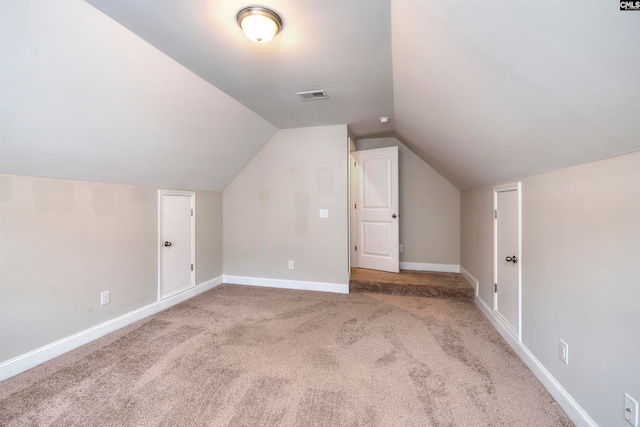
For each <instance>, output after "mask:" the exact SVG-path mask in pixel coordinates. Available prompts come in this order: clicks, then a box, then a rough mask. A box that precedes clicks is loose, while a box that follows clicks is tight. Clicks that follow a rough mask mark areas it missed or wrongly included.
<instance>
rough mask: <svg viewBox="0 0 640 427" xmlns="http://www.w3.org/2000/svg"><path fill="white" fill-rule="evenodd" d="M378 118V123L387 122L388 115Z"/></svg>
mask: <svg viewBox="0 0 640 427" xmlns="http://www.w3.org/2000/svg"><path fill="white" fill-rule="evenodd" d="M378 120H380V123H382V124H383V125H384V124H387V123H389V117H380V119H378Z"/></svg>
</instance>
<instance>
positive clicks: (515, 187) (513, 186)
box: [493, 182, 522, 342]
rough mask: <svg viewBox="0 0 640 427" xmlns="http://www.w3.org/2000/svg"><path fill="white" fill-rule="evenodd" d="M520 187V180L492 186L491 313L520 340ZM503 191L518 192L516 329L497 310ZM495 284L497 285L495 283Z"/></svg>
mask: <svg viewBox="0 0 640 427" xmlns="http://www.w3.org/2000/svg"><path fill="white" fill-rule="evenodd" d="M521 190H522V188H521V183H520V182H512V183H508V184H502V185H497V186H495V187H493V213H494V214H493V283H494V289H493V314H494V316H495V317H496V318H497V319H498V320H499V321H500V322H501V323H502V324H503V325H504V326H505V328H506V329H507V330H508V331H509V332H511V334H512V335H514V336H515V338H516V339H517V340H518V341H519V342H522V191H521ZM505 191H516V192H517V193H518V257H519V259H518V262H517V263H516V266H517V271H518V283H517V293H518V297H517V310H518V316H517V317H518V320H517V325H516V327H517V330H514V329H513V327H512V326H511V325H510V324H509V322H507V321H506V319H505V318H504V317H503V316H502V315H501V314H500V312H498V311H497V309H498V292H496V288H495V286H498V289H499V286H500V285H499V284H497V283H498V216H499V212H498V193H500V192H505ZM496 284H497V285H496Z"/></svg>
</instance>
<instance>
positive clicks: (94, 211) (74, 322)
mask: <svg viewBox="0 0 640 427" xmlns="http://www.w3.org/2000/svg"><path fill="white" fill-rule="evenodd" d="M221 208H222V206H221V193H214V192H198V193H197V196H196V209H197V211H196V217H197V218H198V224H197V229H196V239H197V251H198V253H197V272H198V283H202V282H204V281H206V280H209V279H212V278H215V277H217V276H219V275H220V274H221V266H222V256H221V252H220V247H221V231H220V229H219V224H220V218H221V215H222V212H221ZM157 218H158V207H157V189H156V188H151V187H140V186H131V185H121V184H105V183H98V182H88V181H74V180H63V179H51V178H39V177H30V176H19V175H0V236H1V240H0V362H2V361H6V360H8V359H11V358H13V357H16V356H19V355H21V354H25V353H27V352H29V351H31V350H34V349H37V348H40V347H42V346H44V345H47V344H50V343H52V342H55V341H57V340H59V339H62V338H65V337H68V336H70V335H72V334H75V333H77V332H81V331H83V330H85V329H87V328H90V327H92V326H95V325H98V324H100V323H102V322H105V321H107V320H110V319H113V318H115V317H117V316H120V315H122V314H125V313H128V312H130V311H132V310H135V309H137V308H140V307H143V306H145V305H147V304H150V303H152V302H155V301H156V300H157V292H158V282H157V268H158V267H157V265H158V260H157V257H158V251H157V233H158V226H157ZM106 290H109V291H110V293H111V302H110V303H109V304H108V305H105V306H100V292H102V291H106Z"/></svg>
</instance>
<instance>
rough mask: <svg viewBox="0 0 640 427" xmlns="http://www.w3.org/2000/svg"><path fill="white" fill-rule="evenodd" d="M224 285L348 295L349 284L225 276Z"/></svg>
mask: <svg viewBox="0 0 640 427" xmlns="http://www.w3.org/2000/svg"><path fill="white" fill-rule="evenodd" d="M223 279H224V283H232V284H234V285H249V286H266V287H269V288H282V289H298V290H302V291H319V292H333V293H338V294H348V293H349V284H347V283H344V284H343V283H324V282H307V281H303V280H283V279H265V278H261V277H244V276H227V275H224V276H223Z"/></svg>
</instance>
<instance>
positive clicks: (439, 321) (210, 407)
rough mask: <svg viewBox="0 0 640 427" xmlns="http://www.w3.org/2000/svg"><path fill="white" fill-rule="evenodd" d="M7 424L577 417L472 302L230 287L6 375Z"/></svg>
mask: <svg viewBox="0 0 640 427" xmlns="http://www.w3.org/2000/svg"><path fill="white" fill-rule="evenodd" d="M0 425H2V426H48V425H52V426H156V425H158V426H226V425H231V426H358V425H362V426H365V425H366V426H544V427H549V426H570V425H573V424H572V423H571V422H570V421H569V419H568V418H567V417H566V415H565V414H564V413H563V412H562V410H561V409H560V408H559V406H558V405H557V404H556V403H555V402H554V401H553V399H552V398H551V396H550V395H549V394H548V393H547V392H546V391H545V390H544V388H543V387H542V386H541V385H540V383H539V382H538V381H537V380H536V379H535V378H534V376H533V375H532V374H531V372H530V371H529V370H528V369H527V368H526V367H525V366H524V364H523V363H522V362H521V361H520V359H518V357H517V356H516V355H515V354H514V353H513V352H512V351H511V349H509V348H508V346H507V345H506V344H505V343H504V341H503V340H502V338H501V337H500V336H499V335H498V333H497V332H496V331H495V330H494V329H493V328H492V326H491V325H490V324H489V323H488V322H487V321H486V320H485V319H484V317H483V316H482V314H481V313H480V312H479V310H478V309H477V308H476V307H475V306H474V304H473V303H471V302H468V301H462V300H448V299H429V298H419V297H407V296H397V295H374V294H363V293H355V294H351V295H337V294H326V293H319V292H304V291H292V290H280V289H267V288H255V287H247V286H235V285H223V286H221V287H218V288H216V289H213V290H211V291H209V292H206V293H204V294H201V295H200V296H198V297H195V298H193V299H190V300H188V301H186V302H184V303H182V304H180V305H177V306H175V307H173V308H171V309H169V310H166V311H164V312H162V313H159V314H157V315H155V316H152V317H150V318H147V319H145V320H143V321H140V322H138V323H136V324H134V325H131V326H128V327H126V328H124V329H122V330H119V331H117V332H115V333H113V334H111V335H108V336H106V337H104V338H101V339H100V340H97V341H94V342H93V343H91V344H89V345H87V346H84V347H81V348H79V349H78V350H75V351H72V352H70V353H67V354H65V355H64V356H62V357H59V358H57V359H54V360H52V361H50V362H47V363H45V364H43V365H41V366H39V367H37V368H34V369H32V370H30V371H27V372H25V373H23V374H20V375H18V376H16V377H13V378H11V379H9V380H6V381H4V382H2V383H0Z"/></svg>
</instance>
